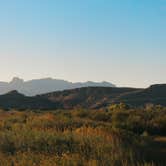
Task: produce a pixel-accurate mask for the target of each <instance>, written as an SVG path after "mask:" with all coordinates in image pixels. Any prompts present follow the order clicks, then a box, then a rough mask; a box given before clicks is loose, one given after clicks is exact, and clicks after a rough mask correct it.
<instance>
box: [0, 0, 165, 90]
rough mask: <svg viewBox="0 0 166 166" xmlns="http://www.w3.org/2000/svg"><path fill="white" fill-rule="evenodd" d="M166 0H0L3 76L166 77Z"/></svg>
mask: <svg viewBox="0 0 166 166" xmlns="http://www.w3.org/2000/svg"><path fill="white" fill-rule="evenodd" d="M165 74H166V0H5V1H4V0H0V80H1V81H10V80H11V79H12V77H15V76H17V77H20V78H23V79H25V80H30V79H37V78H43V77H53V78H57V79H64V80H68V81H72V82H80V81H88V80H90V81H109V82H112V83H114V84H116V85H117V86H130V87H131V86H132V87H148V86H149V85H151V84H156V83H166V76H165Z"/></svg>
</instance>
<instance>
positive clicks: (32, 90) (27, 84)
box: [0, 77, 115, 96]
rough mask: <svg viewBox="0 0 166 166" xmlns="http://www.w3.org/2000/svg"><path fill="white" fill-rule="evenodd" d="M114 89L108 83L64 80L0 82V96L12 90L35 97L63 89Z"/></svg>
mask: <svg viewBox="0 0 166 166" xmlns="http://www.w3.org/2000/svg"><path fill="white" fill-rule="evenodd" d="M89 86H91V87H97V86H101V87H115V85H113V84H111V83H109V82H90V81H88V82H84V83H81V82H78V83H72V82H68V81H64V80H58V79H52V78H43V79H36V80H30V81H24V80H23V79H20V78H17V77H14V78H13V80H12V81H11V82H9V83H8V82H0V94H5V93H7V92H9V91H12V90H17V91H19V92H20V93H22V94H24V95H27V96H35V95H38V94H44V93H49V92H53V91H60V90H65V89H75V88H81V87H89Z"/></svg>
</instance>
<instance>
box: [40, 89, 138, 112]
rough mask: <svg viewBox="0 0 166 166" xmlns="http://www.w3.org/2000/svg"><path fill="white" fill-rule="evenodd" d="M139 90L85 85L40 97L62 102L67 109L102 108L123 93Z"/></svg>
mask: <svg viewBox="0 0 166 166" xmlns="http://www.w3.org/2000/svg"><path fill="white" fill-rule="evenodd" d="M137 90H138V89H135V88H113V87H84V88H77V89H72V90H65V91H59V92H52V93H48V94H44V95H41V96H40V97H44V98H46V99H48V100H50V101H52V102H60V103H61V105H62V106H63V108H65V109H72V108H74V107H83V108H100V107H104V106H106V105H107V104H108V103H113V102H114V100H115V99H116V98H117V97H119V96H120V95H122V94H125V93H129V92H135V91H137Z"/></svg>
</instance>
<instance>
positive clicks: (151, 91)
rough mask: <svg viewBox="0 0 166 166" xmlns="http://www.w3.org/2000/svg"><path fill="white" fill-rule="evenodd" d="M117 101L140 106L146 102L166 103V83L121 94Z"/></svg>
mask: <svg viewBox="0 0 166 166" xmlns="http://www.w3.org/2000/svg"><path fill="white" fill-rule="evenodd" d="M116 102H124V103H126V104H130V105H134V106H139V105H144V104H146V103H153V104H159V105H164V106H165V105H166V84H158V85H152V86H150V87H149V88H147V89H142V90H138V91H135V92H132V93H128V94H124V95H121V96H119V97H118V98H117V100H116Z"/></svg>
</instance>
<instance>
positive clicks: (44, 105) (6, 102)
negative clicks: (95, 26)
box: [0, 84, 166, 109]
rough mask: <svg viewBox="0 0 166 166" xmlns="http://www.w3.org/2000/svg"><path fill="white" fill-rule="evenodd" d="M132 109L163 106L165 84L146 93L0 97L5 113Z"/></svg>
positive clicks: (92, 90)
mask: <svg viewBox="0 0 166 166" xmlns="http://www.w3.org/2000/svg"><path fill="white" fill-rule="evenodd" d="M121 102H123V103H126V104H128V105H130V106H132V107H139V106H144V105H146V104H149V103H152V104H155V105H163V106H166V84H161V85H152V86H150V87H149V88H146V89H136V88H116V87H84V88H76V89H72V90H64V91H57V92H51V93H46V94H42V95H36V96H34V97H27V96H25V95H22V94H20V93H18V92H17V91H11V92H9V93H7V94H4V95H0V108H5V109H11V108H15V109H73V108H86V109H98V108H103V107H106V106H109V105H111V104H114V103H121Z"/></svg>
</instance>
